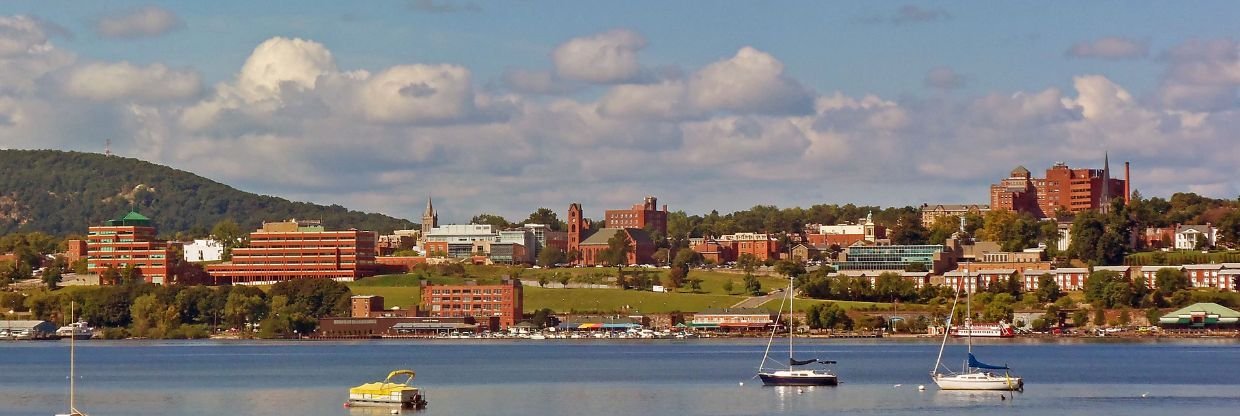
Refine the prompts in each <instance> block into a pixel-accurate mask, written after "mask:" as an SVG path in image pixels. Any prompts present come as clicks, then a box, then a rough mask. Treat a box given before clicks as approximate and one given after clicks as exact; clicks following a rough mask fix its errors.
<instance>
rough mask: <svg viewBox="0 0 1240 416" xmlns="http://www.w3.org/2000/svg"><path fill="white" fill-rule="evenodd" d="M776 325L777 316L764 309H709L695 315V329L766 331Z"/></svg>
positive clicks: (692, 325) (691, 324)
mask: <svg viewBox="0 0 1240 416" xmlns="http://www.w3.org/2000/svg"><path fill="white" fill-rule="evenodd" d="M771 325H775V314H774V313H773V312H771V311H770V310H767V309H762V308H709V309H706V310H703V311H701V312H698V313H696V314H694V315H693V320H692V321H691V322H690V324H689V326H690V327H692V328H694V329H705V330H720V331H727V332H734V331H739V332H745V331H764V330H767V329H769V328H770V327H771Z"/></svg>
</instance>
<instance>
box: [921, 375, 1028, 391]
mask: <svg viewBox="0 0 1240 416" xmlns="http://www.w3.org/2000/svg"><path fill="white" fill-rule="evenodd" d="M934 384H937V385H938V386H939V388H940V389H943V390H1024V389H1025V381H1024V380H1023V379H1021V378H1020V377H1011V376H991V375H983V374H966V375H960V376H938V377H935V378H934Z"/></svg>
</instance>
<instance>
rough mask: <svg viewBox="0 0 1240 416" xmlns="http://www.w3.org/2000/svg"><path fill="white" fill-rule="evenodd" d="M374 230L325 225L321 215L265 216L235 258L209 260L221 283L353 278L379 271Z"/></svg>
mask: <svg viewBox="0 0 1240 416" xmlns="http://www.w3.org/2000/svg"><path fill="white" fill-rule="evenodd" d="M376 240H377V237H376V236H375V233H374V232H372V231H359V230H348V231H327V230H325V229H324V228H323V225H322V223H321V222H320V221H314V220H296V219H292V220H288V221H282V222H264V223H263V227H262V228H260V229H258V230H257V231H254V232H252V233H250V246H249V247H238V248H234V249H233V251H232V261H231V262H228V263H219V264H212V265H208V266H207V273H210V274H211V277H213V278H214V279H215V281H216V283H217V284H225V283H231V284H270V283H276V282H282V281H287V280H297V279H332V280H336V281H339V282H352V281H354V280H357V279H360V278H362V277H366V276H370V275H373V274H374V271H375V267H376V264H375V253H376V248H375V244H376Z"/></svg>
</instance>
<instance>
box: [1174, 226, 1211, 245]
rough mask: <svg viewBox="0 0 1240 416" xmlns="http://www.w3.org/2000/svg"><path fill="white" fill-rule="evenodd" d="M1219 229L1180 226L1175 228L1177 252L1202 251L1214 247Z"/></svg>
mask: <svg viewBox="0 0 1240 416" xmlns="http://www.w3.org/2000/svg"><path fill="white" fill-rule="evenodd" d="M1217 241H1218V228H1215V227H1214V226H1213V225H1210V224H1208V223H1207V224H1204V225H1180V226H1177V227H1175V249H1176V250H1202V249H1208V248H1211V247H1214V244H1215V243H1216V242H1217Z"/></svg>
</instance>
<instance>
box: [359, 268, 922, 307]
mask: <svg viewBox="0 0 1240 416" xmlns="http://www.w3.org/2000/svg"><path fill="white" fill-rule="evenodd" d="M630 271H632V272H642V273H651V274H656V275H658V276H663V275H664V274H665V273H667V270H664V269H636V268H632V269H626V272H630ZM615 273H616V270H615V269H612V268H595V267H576V268H556V269H519V268H511V267H507V266H467V267H466V274H467V276H468V277H465V278H462V277H459V276H430V277H429V280H430V281H431V283H435V284H460V283H461V282H464V281H465V280H466V279H472V280H475V281H477V282H478V283H479V284H493V283H498V282H499V279H500V278H501V277H502V276H513V275H517V276H520V278H521V280H523V281H526V282H536V281H537V280H538V278H539V277H540V276H547V277H548V279H549V280H551V281H556V280H557V279H555V278H553V276H561V275H563V274H568V275H571V276H574V277H578V276H581V277H582V278H583V279H597V278H600V277H601V276H604V275H606V276H615ZM689 277H690V278H694V279H702V291H701V293H688V291H687V289H684V288H682V289H681V290H679V291H677V292H674V293H655V292H646V291H638V290H620V289H550V288H541V287H538V286H537V284H527V285H526V286H525V288H524V293H525V300H524V301H525V305H524V307H525V311H526V312H533V311H536V310H538V309H542V308H550V309H551V310H554V311H556V312H569V311H579V312H587V311H589V312H595V311H597V312H625V311H627V312H634V313H638V312H640V313H666V312H696V311H700V310H703V309H707V308H725V307H729V306H732V305H734V304H736V303H738V302H740V301H742V300H744V299H745V298H746V296H745V295H743V294H741V292H742V291H743V290H744V276H743V275H741V274H740V273H727V272H721V271H707V270H698V269H694V270H692V271H690V272H689ZM728 280H731V281H732V287H733V288H732V293H728V292H726V291H724V290H723V286H724V282H727V281H728ZM758 281H759V282H761V283H762V290H763V291H770V290H772V289H777V288H780V289H782V288H787V287H788V281H787V280H786V279H784V278H782V277H768V276H758ZM349 289H350V290H352V291H353V294H355V295H379V296H383V298H384V306H386V307H389V308H390V307H392V306H399V307H401V308H402V309H407V308H412V307H415V306H417V304H418V303H419V301H420V299H421V293H422V292H421V287H420V286H419V280H418V276H417V275H415V274H394V275H382V276H374V277H367V278H365V279H361V280H358V281H356V282H352V283H349ZM820 302H825V301H819V300H798V301H797V310H804V309H805V308H806V307H809V305H811V304H813V303H820ZM835 303H836V304H838V305H840V307H843V308H845V309H858V308H869V307H871V305H877V307H878V308H879V309H883V310H886V309H890V308H891V304H889V303H872V302H846V301H839V302H835ZM762 307H765V308H768V309H771V310H777V309H779V302H778V300H776V301H771V302H767V303H766V304H765V305H763V306H762ZM906 307H908V308H915V307H916V306H914V305H908V306H904V305H901V308H902V309H903V308H906Z"/></svg>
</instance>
